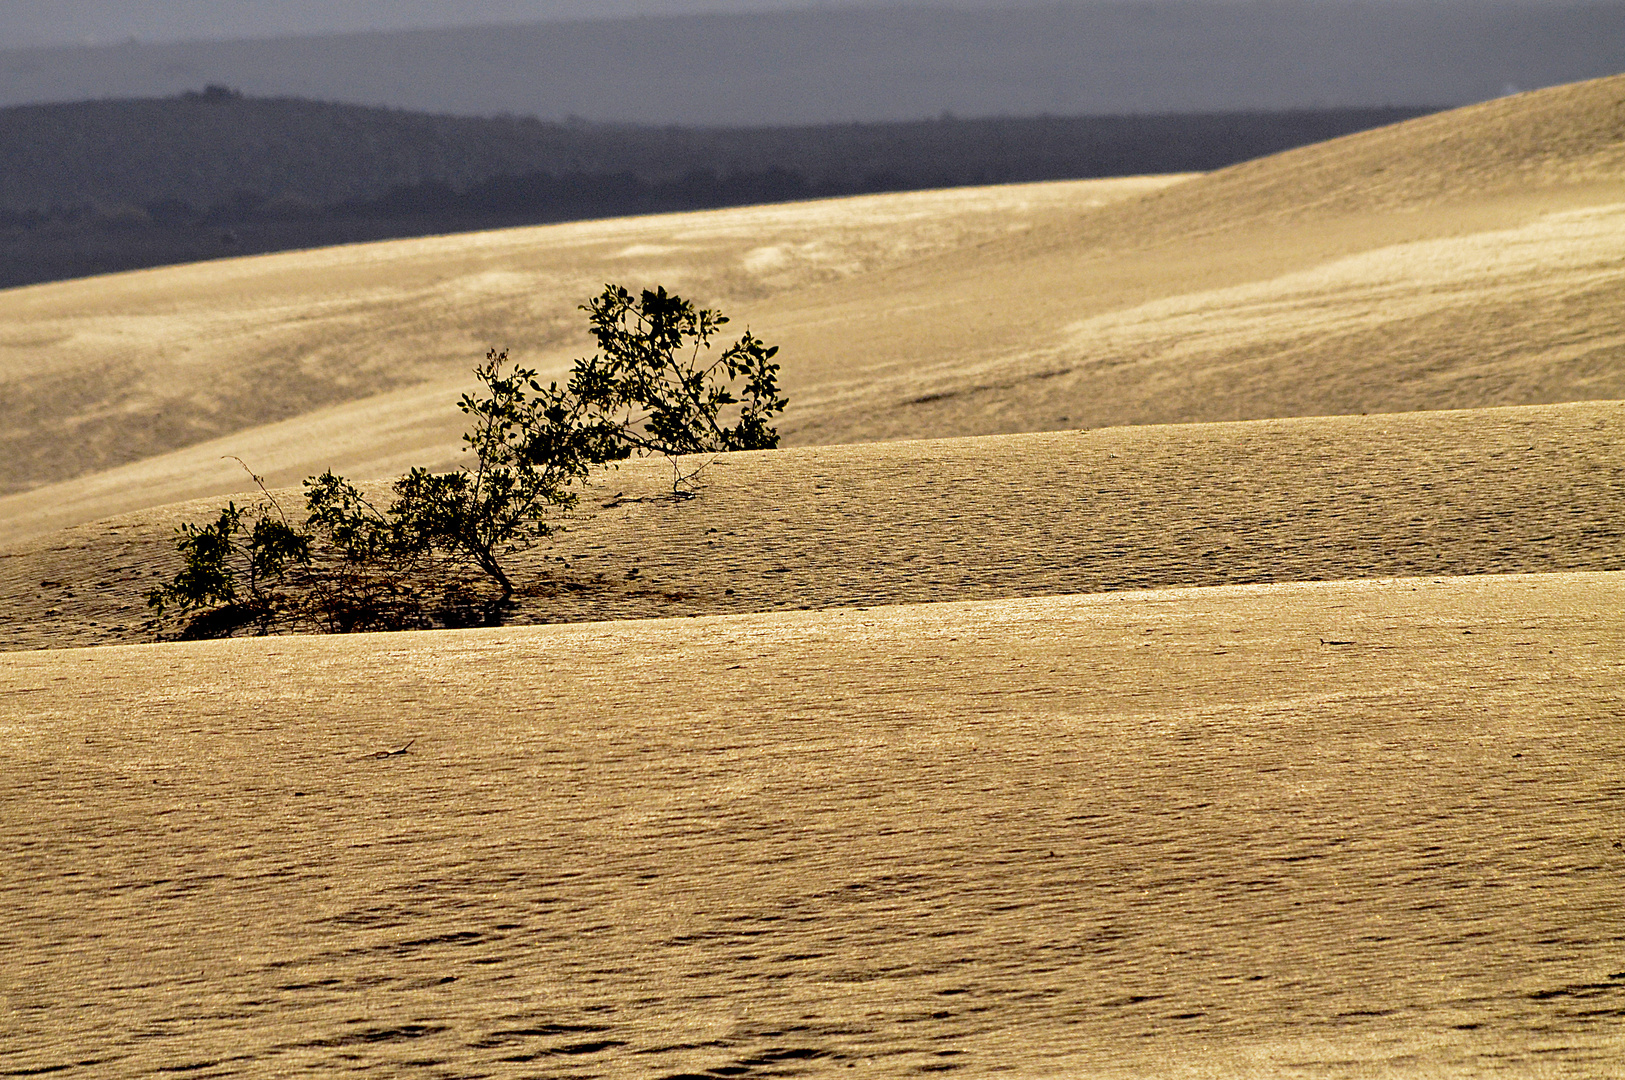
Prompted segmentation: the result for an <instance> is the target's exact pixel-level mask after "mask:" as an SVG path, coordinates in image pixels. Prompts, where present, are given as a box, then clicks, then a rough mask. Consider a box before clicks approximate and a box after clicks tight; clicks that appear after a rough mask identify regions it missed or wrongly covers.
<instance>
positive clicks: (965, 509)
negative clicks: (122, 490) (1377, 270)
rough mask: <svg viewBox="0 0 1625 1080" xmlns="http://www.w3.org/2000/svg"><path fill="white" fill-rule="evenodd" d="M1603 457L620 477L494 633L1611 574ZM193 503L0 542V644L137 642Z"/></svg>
mask: <svg viewBox="0 0 1625 1080" xmlns="http://www.w3.org/2000/svg"><path fill="white" fill-rule="evenodd" d="M1621 447H1625V403H1621V402H1609V403H1587V404H1576V405H1557V406H1529V407H1520V408H1508V409H1494V410H1482V411H1465V412H1428V413H1406V414H1399V415H1390V416H1369V417H1362V416H1350V417H1330V418H1316V419H1292V420H1272V421H1253V422H1247V423H1232V424H1211V425H1191V426H1169V427H1148V428H1111V429H1103V430H1098V431H1092V432H1055V433H1044V434H1030V435H1014V436H995V437H978V438H968V439H954V440H940V441H921V442H894V443H870V444H855V445H843V446H828V447H797V448H792V449H788V450H780V451H770V452H761V453H752V454H735V455H729V456H725V457H722V458H719V459H717V460H716V461H714V462H713V463H712V464H710V465H709V466H707V467H706V469H705V471H704V472H703V473H702V474H701V476H702V478H703V481H704V485H703V487H702V489H701V490H700V492H699V495H698V497H696V498H692V499H673V498H672V497H671V487H670V478H671V472H670V470H669V468H668V467H667V466H666V465H665V463H663V462H660V461H650V462H642V463H634V464H630V465H627V466H623V467H622V468H621V469H619V470H617V471H614V472H611V473H608V474H605V475H602V476H599V477H597V478H595V480H594V481H593V483H592V485H591V488H590V489H589V490H588V491H587V492H586V494H585V495H584V497H583V499H582V507H581V512H580V513H579V514H577V515H576V516H574V517H572V518H570V519H567V520H566V525H567V530H566V531H565V532H564V533H562V534H561V535H560V536H558V537H557V538H556V539H555V541H553V542H550V543H548V544H546V545H544V546H542V547H540V548H538V549H536V551H535V552H534V553H532V555H531V556H530V557H528V558H524V559H520V560H518V562H517V563H516V566H517V567H518V569H519V570H520V574H519V578H520V580H521V581H522V582H527V583H528V584H527V585H526V586H525V588H524V590H523V591H522V594H521V596H520V597H519V598H518V605H517V607H516V609H515V610H514V611H513V612H511V613H510V615H509V620H510V621H512V622H532V621H534V622H554V621H563V620H591V619H608V618H640V617H646V616H658V615H690V614H713V613H720V612H749V611H764V610H773V609H775V608H797V607H811V608H827V607H833V606H841V605H870V604H894V603H908V602H918V601H933V600H959V599H992V598H998V597H1014V596H1040V595H1055V594H1065V593H1077V592H1101V591H1110V590H1119V589H1135V588H1145V587H1152V586H1168V585H1220V584H1234V583H1243V582H1268V581H1293V580H1301V581H1312V580H1335V579H1345V578H1366V577H1377V576H1384V575H1415V574H1487V573H1509V572H1521V571H1561V570H1611V569H1619V568H1625V451H1622V449H1621ZM697 464H700V461H697V460H695V459H689V460H687V461H686V462H685V467H687V468H693V467H694V466H696V465H697ZM287 498H288V499H289V501H290V502H291V503H292V504H293V506H294V507H297V505H298V502H297V500H298V494H297V492H289V493H287ZM217 505H218V503H212V502H195V503H190V504H182V505H180V506H170V507H163V508H158V509H153V510H147V511H142V512H138V513H135V514H131V515H128V516H125V517H121V518H116V519H113V520H110V521H105V522H99V523H97V524H93V525H86V526H82V527H79V528H75V529H69V530H65V531H63V532H60V533H56V534H53V535H50V536H45V537H41V538H39V539H36V540H33V541H29V542H25V543H21V544H17V545H15V546H13V547H12V549H11V550H10V552H9V553H8V554H6V555H4V556H0V648H10V649H19V648H41V647H62V646H67V645H76V644H77V645H89V644H106V643H113V642H126V641H149V640H152V638H153V637H154V636H155V634H156V633H157V632H158V627H157V626H156V625H155V624H152V623H151V622H150V621H149V614H150V613H149V612H148V611H147V610H146V606H145V604H144V602H143V599H142V597H143V594H144V592H145V590H147V589H149V588H151V587H152V586H153V585H154V584H155V583H156V582H157V581H158V580H160V579H161V578H165V577H167V576H169V575H172V574H173V573H174V572H175V570H176V569H177V568H178V563H177V556H176V554H175V551H174V545H173V534H174V528H175V525H176V524H177V523H179V522H180V521H183V520H198V521H201V520H203V519H205V518H207V517H209V516H210V513H211V511H212V510H213V509H214V508H215V507H216V506H217Z"/></svg>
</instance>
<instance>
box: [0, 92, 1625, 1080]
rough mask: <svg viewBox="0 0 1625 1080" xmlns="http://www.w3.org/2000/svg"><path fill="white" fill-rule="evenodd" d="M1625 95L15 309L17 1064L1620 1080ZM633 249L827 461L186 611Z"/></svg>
mask: <svg viewBox="0 0 1625 1080" xmlns="http://www.w3.org/2000/svg"><path fill="white" fill-rule="evenodd" d="M1622 103H1625V76H1622V77H1619V78H1615V79H1605V80H1599V81H1596V82H1593V83H1585V84H1578V85H1575V86H1571V87H1561V88H1557V89H1554V90H1550V91H1541V92H1538V93H1533V94H1523V95H1517V96H1514V97H1511V98H1506V99H1502V100H1499V101H1495V102H1490V103H1487V104H1485V105H1481V106H1475V107H1473V108H1470V109H1464V110H1459V111H1457V112H1455V113H1450V114H1442V115H1438V116H1431V117H1427V118H1425V119H1423V120H1420V121H1416V122H1413V123H1411V124H1406V125H1398V126H1395V127H1393V128H1389V129H1384V130H1381V131H1375V132H1368V133H1364V134H1362V135H1358V136H1354V137H1351V138H1349V139H1343V140H1337V141H1335V142H1332V143H1328V144H1324V145H1322V146H1318V147H1309V148H1305V149H1303V150H1299V151H1294V152H1293V153H1290V154H1284V155H1280V156H1278V157H1276V158H1272V159H1267V160H1264V161H1260V162H1255V163H1250V164H1248V165H1244V166H1239V167H1237V168H1235V169H1230V170H1225V171H1223V172H1219V173H1214V174H1210V175H1205V176H1200V177H1163V178H1141V179H1132V180H1123V181H1110V182H1105V181H1102V182H1089V183H1081V184H1059V185H1033V186H1025V187H1012V188H996V189H980V190H973V191H959V192H936V193H920V194H917V195H907V196H885V197H876V198H871V199H855V200H844V201H839V202H829V203H809V204H802V205H797V206H779V207H765V208H753V209H746V210H731V211H722V212H718V213H714V214H692V215H675V216H669V217H661V218H645V219H637V220H628V221H619V222H597V223H585V224H580V225H570V226H554V227H548V228H542V229H531V230H512V231H507V232H501V233H486V234H479V235H474V236H462V237H443V238H432V239H428V240H415V241H401V242H395V243H391V244H383V245H364V246H357V247H353V248H344V249H334V250H329V251H321V252H306V253H291V254H284V255H277V256H268V257H264V258H257V259H244V260H228V261H224V262H220V263H212V264H207V265H200V266H193V267H181V268H171V269H166V270H155V271H148V272H142V273H138V274H128V275H118V276H114V277H109V278H104V279H98V280H94V281H85V282H70V283H64V284H59V285H51V286H41V287H36V288H31V289H21V290H13V291H10V292H4V293H0V1076H64V1077H86V1078H92V1077H94V1078H101V1077H125V1076H130V1077H137V1076H139V1077H148V1076H151V1077H157V1076H172V1075H184V1076H200V1077H201V1076H233V1077H236V1076H248V1077H261V1076H264V1077H286V1076H294V1075H317V1076H329V1075H338V1074H350V1073H356V1074H367V1075H372V1076H408V1075H409V1076H414V1077H425V1078H448V1080H449V1078H473V1077H491V1078H508V1077H513V1078H520V1077H526V1078H537V1077H552V1078H579V1080H586V1078H588V1077H605V1078H609V1077H617V1078H618V1077H640V1078H641V1077H649V1078H652V1080H693V1078H695V1077H705V1078H711V1080H717V1078H723V1077H745V1078H753V1077H761V1078H766V1077H771V1076H837V1075H838V1076H874V1077H888V1078H889V1077H898V1076H917V1075H926V1074H931V1073H939V1072H957V1073H959V1074H961V1075H964V1076H978V1077H980V1076H994V1075H1000V1076H1010V1077H1032V1078H1038V1077H1102V1078H1120V1080H1129V1078H1135V1080H1138V1078H1155V1080H1164V1078H1166V1080H1174V1078H1190V1080H1196V1078H1206V1080H1238V1078H1259V1080H1263V1078H1280V1077H1306V1078H1309V1077H1313V1078H1336V1080H1372V1078H1407V1080H1410V1078H1416V1080H1421V1078H1429V1080H1431V1078H1437V1077H1507V1078H1518V1080H1524V1078H1564V1080H1567V1078H1571V1077H1572V1078H1575V1080H1580V1078H1585V1080H1592V1078H1597V1077H1605V1076H1612V1075H1614V1074H1615V1073H1617V1072H1618V1071H1619V1063H1620V1062H1621V1061H1625V1034H1622V1033H1625V899H1622V898H1625V817H1622V813H1621V811H1622V808H1625V449H1622V447H1625V330H1622V327H1621V322H1620V318H1619V312H1620V311H1621V310H1622V304H1621V302H1622V301H1625V261H1622V260H1621V259H1620V252H1622V251H1625V104H1622ZM604 280H622V281H626V282H628V283H630V284H634V285H635V284H644V283H655V282H660V283H664V284H666V285H668V286H670V287H673V288H676V289H678V290H679V291H681V292H684V293H686V294H691V295H693V296H694V297H695V298H697V299H699V300H701V301H703V302H708V303H721V304H722V305H723V306H724V307H725V308H727V309H728V310H729V312H730V313H731V314H733V315H735V316H737V317H738V322H739V323H740V324H744V323H747V322H748V323H749V324H750V325H751V327H752V328H753V329H754V330H755V331H756V332H757V333H759V334H761V335H762V336H763V337H765V338H767V339H768V340H769V341H776V342H778V343H780V344H782V345H783V347H784V348H783V352H782V354H781V357H782V359H783V360H784V363H785V367H784V372H783V375H784V381H785V384H786V389H787V390H788V392H789V396H790V398H791V403H792V404H791V410H790V412H789V413H787V414H786V416H785V420H784V431H785V434H786V440H787V442H788V443H789V444H791V445H790V446H789V447H788V448H787V449H784V450H779V451H769V452H756V453H744V454H733V455H724V456H720V457H717V458H715V459H714V460H705V459H685V460H684V461H683V462H682V463H681V464H682V466H683V467H684V468H685V469H688V470H694V469H697V468H700V467H701V466H702V465H703V471H701V472H699V474H698V480H699V484H698V487H697V489H696V491H695V493H694V494H693V496H692V497H685V498H678V497H676V496H675V495H674V494H673V491H672V484H671V473H670V468H669V465H668V464H667V463H666V462H663V461H659V460H652V461H641V462H634V463H629V464H627V465H625V466H623V467H622V468H620V469H618V470H613V471H609V472H605V473H600V474H596V475H595V476H594V477H593V478H592V479H591V481H590V483H589V485H588V486H587V488H586V490H585V492H584V497H583V499H582V504H581V507H580V510H579V512H578V513H577V514H575V515H574V516H572V517H571V518H569V519H567V520H566V521H564V522H563V523H562V524H563V525H564V526H565V528H564V530H563V531H562V532H561V533H560V534H559V535H558V536H557V537H556V538H555V539H554V540H553V541H551V542H549V543H547V544H545V545H543V546H541V547H539V548H537V549H535V550H534V551H532V552H529V553H527V554H525V555H524V556H521V557H516V561H515V563H514V568H515V570H516V571H517V573H516V575H515V576H516V578H517V579H518V581H519V582H520V585H521V587H520V590H519V593H518V595H517V596H516V597H515V603H514V606H513V608H512V609H511V610H509V611H507V612H506V613H505V618H506V619H507V621H508V625H504V626H492V627H481V628H473V629H462V630H447V631H430V632H420V633H407V634H363V635H351V636H343V637H316V636H301V635H285V636H279V637H265V638H241V639H237V640H230V641H213V642H186V641H164V642H161V643H154V642H153V639H154V638H155V637H157V636H159V635H163V636H165V637H173V636H175V635H176V633H177V631H178V625H177V624H176V623H169V624H165V625H163V626H160V625H159V624H158V623H157V622H155V621H153V620H152V619H151V617H150V613H149V611H148V609H147V607H146V605H145V603H144V599H143V597H144V594H145V592H146V591H147V590H148V589H150V588H152V587H153V586H154V585H157V584H158V583H160V582H162V581H164V580H166V579H168V578H169V577H170V576H171V575H173V574H174V572H175V571H176V570H177V569H178V567H179V563H178V557H177V555H176V552H175V549H174V534H175V529H176V527H177V526H178V525H179V524H181V523H182V522H187V521H193V522H202V521H204V520H206V519H208V518H210V517H211V516H212V515H213V513H214V512H215V511H216V510H217V508H218V507H219V505H220V504H221V502H222V501H223V499H224V498H225V497H227V496H228V495H230V496H231V497H235V498H238V499H239V500H240V499H242V497H243V496H242V494H241V493H242V492H243V491H244V489H245V488H247V487H248V485H247V483H246V482H245V481H246V477H245V475H244V473H243V471H242V467H241V466H240V465H239V464H238V463H237V462H236V461H235V460H233V459H232V458H233V456H236V457H241V458H243V459H245V460H247V461H249V462H251V463H252V464H253V466H254V467H255V468H256V469H257V470H258V471H260V472H261V473H263V474H264V475H265V476H266V477H267V478H268V480H269V482H270V483H271V485H272V486H273V487H275V488H277V489H278V490H279V492H280V494H281V497H282V498H283V499H284V500H285V502H286V503H287V504H288V506H289V508H290V509H292V510H294V511H295V512H297V507H298V505H299V503H300V495H299V492H298V490H297V487H296V485H297V483H298V481H299V480H300V479H301V478H302V477H304V476H305V475H307V474H310V473H315V472H320V471H321V470H322V469H325V468H328V467H334V468H336V469H338V470H340V471H342V472H346V473H348V474H350V475H351V476H353V477H354V478H356V479H357V480H360V481H363V482H366V483H368V484H370V485H372V489H373V490H374V491H379V490H381V485H382V484H383V483H384V481H383V480H382V479H380V478H386V477H388V476H390V475H392V474H394V473H398V472H400V471H402V470H404V469H405V468H406V467H407V466H409V465H426V466H432V467H444V466H448V465H451V464H453V463H455V462H456V460H457V457H458V455H457V446H458V435H459V433H460V431H461V428H462V423H461V421H462V417H461V416H460V414H458V413H457V412H456V410H455V409H454V408H453V402H454V400H455V394H456V392H457V391H458V389H459V388H460V387H461V386H462V385H463V382H462V380H463V379H464V378H466V370H467V367H468V366H469V364H471V363H472V362H473V361H474V360H476V359H478V357H479V356H481V355H483V352H484V349H485V348H486V346H487V345H491V344H497V345H502V344H507V345H512V346H514V347H515V348H516V350H517V351H518V353H519V355H520V357H521V358H522V359H523V360H525V361H526V362H529V363H532V364H536V365H540V366H541V367H543V368H544V369H546V370H547V371H548V372H549V373H557V372H560V371H562V370H563V369H564V365H566V364H567V363H568V360H569V358H570V357H571V356H572V355H573V354H576V353H579V352H580V351H581V347H582V346H583V345H584V342H583V341H582V338H581V324H580V322H579V319H578V313H575V312H573V308H574V305H575V304H577V303H579V302H580V301H581V300H582V299H583V298H584V297H585V296H586V295H587V293H588V292H590V291H591V290H592V289H593V288H594V287H595V286H596V285H597V284H599V283H601V282H602V281H604ZM1365 414H1369V415H1365ZM233 493H235V494H233ZM532 624H546V625H532ZM138 643H139V644H138ZM73 646H97V647H93V648H75V647H73Z"/></svg>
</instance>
